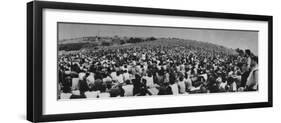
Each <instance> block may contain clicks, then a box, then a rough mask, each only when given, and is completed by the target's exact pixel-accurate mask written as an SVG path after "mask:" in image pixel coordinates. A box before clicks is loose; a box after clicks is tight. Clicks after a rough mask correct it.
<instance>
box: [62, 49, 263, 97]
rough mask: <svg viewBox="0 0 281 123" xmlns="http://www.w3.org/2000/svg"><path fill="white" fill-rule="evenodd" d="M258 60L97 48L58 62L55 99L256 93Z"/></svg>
mask: <svg viewBox="0 0 281 123" xmlns="http://www.w3.org/2000/svg"><path fill="white" fill-rule="evenodd" d="M258 85H259V83H258V57H257V56H255V55H253V53H251V51H250V50H246V51H245V52H243V53H239V54H238V53H236V54H235V53H234V54H229V53H224V52H220V51H216V50H214V51H209V50H205V49H203V48H197V49H196V48H194V49H190V48H188V47H185V46H154V47H140V46H130V47H120V48H100V49H97V50H93V51H78V52H76V53H73V52H72V53H69V54H61V55H59V56H58V99H81V98H111V97H130V96H156V95H179V94H194V93H220V92H243V91H257V90H258Z"/></svg>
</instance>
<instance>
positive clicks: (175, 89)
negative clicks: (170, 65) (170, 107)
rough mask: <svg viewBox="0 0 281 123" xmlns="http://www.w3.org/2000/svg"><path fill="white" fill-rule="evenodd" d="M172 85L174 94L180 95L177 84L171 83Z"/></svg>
mask: <svg viewBox="0 0 281 123" xmlns="http://www.w3.org/2000/svg"><path fill="white" fill-rule="evenodd" d="M170 87H171V89H172V93H173V95H178V94H179V88H178V85H177V84H173V85H170Z"/></svg>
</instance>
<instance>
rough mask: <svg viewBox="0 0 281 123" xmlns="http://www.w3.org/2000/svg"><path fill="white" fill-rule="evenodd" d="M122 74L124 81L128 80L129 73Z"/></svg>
mask: <svg viewBox="0 0 281 123" xmlns="http://www.w3.org/2000/svg"><path fill="white" fill-rule="evenodd" d="M123 76H124V80H125V81H126V80H130V75H129V73H124V74H123Z"/></svg>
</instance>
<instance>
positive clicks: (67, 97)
mask: <svg viewBox="0 0 281 123" xmlns="http://www.w3.org/2000/svg"><path fill="white" fill-rule="evenodd" d="M71 95H72V94H71V93H61V94H60V98H61V99H70V97H71Z"/></svg>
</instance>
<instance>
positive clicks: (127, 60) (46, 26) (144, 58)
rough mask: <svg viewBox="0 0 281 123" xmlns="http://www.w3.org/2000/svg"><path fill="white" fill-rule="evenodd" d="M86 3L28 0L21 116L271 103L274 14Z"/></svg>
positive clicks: (55, 117)
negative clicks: (24, 105)
mask: <svg viewBox="0 0 281 123" xmlns="http://www.w3.org/2000/svg"><path fill="white" fill-rule="evenodd" d="M93 3H94V2H93ZM93 3H92V4H87V3H79V1H77V3H67V2H49V1H32V2H29V3H28V4H27V89H26V90H27V120H29V121H32V122H49V121H65V120H80V119H95V118H109V117H124V116H140V115H155V114H170V113H187V112H199V111H215V110H216V111H218V110H232V109H248V108H261V107H272V106H273V91H272V88H273V85H272V84H273V82H272V79H273V77H272V72H273V70H272V67H273V66H272V65H273V62H272V61H273V50H272V46H273V17H272V16H270V15H251V14H237V13H219V12H207V11H192V10H176V9H161V8H143V7H130V6H115V5H98V4H93Z"/></svg>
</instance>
